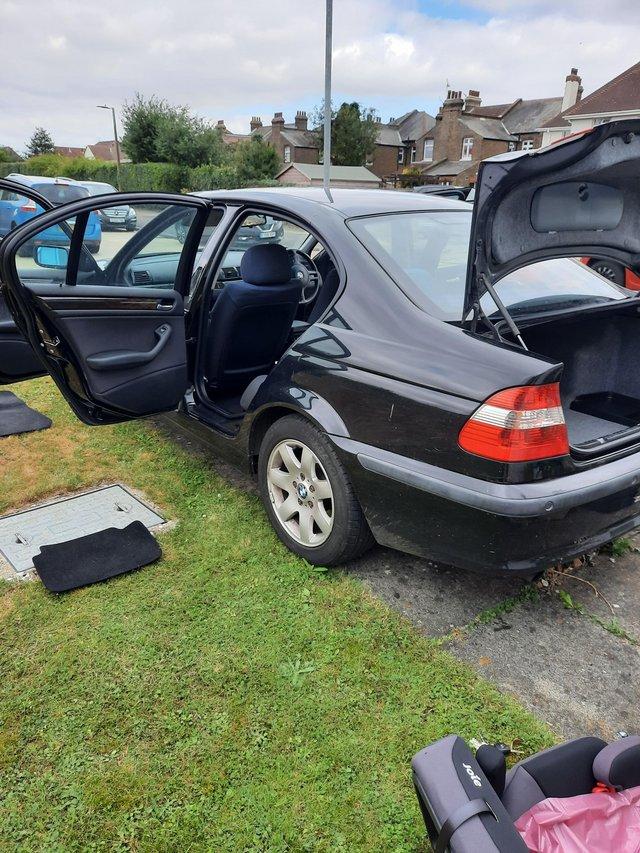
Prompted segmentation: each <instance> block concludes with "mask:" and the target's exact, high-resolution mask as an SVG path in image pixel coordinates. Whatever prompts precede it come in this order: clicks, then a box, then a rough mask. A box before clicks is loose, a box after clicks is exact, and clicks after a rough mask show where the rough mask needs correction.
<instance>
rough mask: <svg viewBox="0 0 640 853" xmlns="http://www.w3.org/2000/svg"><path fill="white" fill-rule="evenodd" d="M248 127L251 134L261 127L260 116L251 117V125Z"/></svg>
mask: <svg viewBox="0 0 640 853" xmlns="http://www.w3.org/2000/svg"><path fill="white" fill-rule="evenodd" d="M249 127H250V128H251V132H252V133H253V131H254V130H257V129H258V128H259V127H262V119H261V118H260V116H252V117H251V124H250V125H249Z"/></svg>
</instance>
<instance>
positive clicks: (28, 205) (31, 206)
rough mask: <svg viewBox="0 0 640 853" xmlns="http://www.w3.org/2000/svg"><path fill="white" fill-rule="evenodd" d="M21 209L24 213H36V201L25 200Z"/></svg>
mask: <svg viewBox="0 0 640 853" xmlns="http://www.w3.org/2000/svg"><path fill="white" fill-rule="evenodd" d="M20 210H21V212H22V213H35V211H36V203H35V201H33V200H32V199H29V201H25V203H24V204H21V205H20Z"/></svg>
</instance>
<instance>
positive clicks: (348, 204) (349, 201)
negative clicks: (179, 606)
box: [195, 187, 470, 217]
mask: <svg viewBox="0 0 640 853" xmlns="http://www.w3.org/2000/svg"><path fill="white" fill-rule="evenodd" d="M195 195H199V196H203V197H205V198H211V199H219V200H221V201H222V200H228V201H230V202H234V201H235V202H238V203H249V204H266V205H269V204H273V205H277V206H279V207H286V206H287V200H291V201H292V202H293V201H294V200H295V201H296V202H298V204H296V207H298V206H299V203H300V202H303V203H306V204H308V205H309V207H310V208H313V207H316V206H317V205H322V206H323V207H324V208H331V209H333V210H336V211H338V212H339V213H341V214H342V215H343V216H345V217H351V216H366V215H371V214H376V213H399V212H403V211H420V210H466V211H467V212H468V211H469V209H470V208H469V205H468V204H467V203H466V202H464V201H459V200H458V199H452V198H445V197H443V196H438V195H437V194H436V195H430V194H429V193H426V194H425V193H413V192H401V191H397V190H380V189H376V190H364V189H363V190H361V189H343V188H342V189H334V188H333V187H332V188H331V197H332V199H333V201H329V199H328V198H327V195H326V193H325V191H324V189H323V188H322V187H266V188H256V189H251V188H249V189H243V190H212V191H206V192H198V193H195Z"/></svg>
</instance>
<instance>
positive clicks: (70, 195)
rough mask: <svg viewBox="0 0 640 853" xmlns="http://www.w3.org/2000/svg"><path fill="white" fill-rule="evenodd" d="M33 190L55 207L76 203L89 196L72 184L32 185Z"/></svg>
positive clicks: (81, 188)
mask: <svg viewBox="0 0 640 853" xmlns="http://www.w3.org/2000/svg"><path fill="white" fill-rule="evenodd" d="M33 189H34V190H36V192H39V193H40V195H43V196H44V197H45V198H46V199H47V201H50V202H51V203H52V204H55V205H58V204H66V203H67V202H68V201H77V200H78V199H79V198H87V197H88V195H89V193H88V191H87V190H86V189H85V188H84V187H81V186H78V185H72V184H34V186H33Z"/></svg>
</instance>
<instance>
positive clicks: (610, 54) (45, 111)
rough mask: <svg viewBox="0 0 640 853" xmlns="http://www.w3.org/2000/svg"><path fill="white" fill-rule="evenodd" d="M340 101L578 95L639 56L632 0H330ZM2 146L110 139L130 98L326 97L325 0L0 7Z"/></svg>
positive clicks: (387, 108) (199, 107) (382, 104)
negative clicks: (573, 82) (114, 116)
mask: <svg viewBox="0 0 640 853" xmlns="http://www.w3.org/2000/svg"><path fill="white" fill-rule="evenodd" d="M334 7H335V14H334V88H333V91H334V100H338V101H340V100H342V99H344V98H348V99H350V100H352V99H353V100H358V101H360V102H361V103H362V104H363V105H366V106H373V107H375V108H377V110H378V111H379V113H380V115H381V116H382V118H383V120H385V121H386V120H387V119H388V118H389V116H397V115H400V114H402V113H403V112H405V111H406V110H409V109H412V108H413V107H418V108H421V109H426V110H427V111H429V112H431V113H433V114H435V112H436V111H437V108H438V105H439V104H440V102H441V101H442V98H443V96H444V93H445V88H446V83H447V81H448V82H449V84H450V85H451V87H452V88H455V89H462V90H464V91H466V90H467V89H469V88H472V89H473V88H478V89H480V94H481V96H482V98H483V101H484V102H485V103H499V102H505V101H509V100H512V99H515V98H517V97H524V98H531V97H550V96H553V95H561V94H562V90H563V87H564V79H565V76H566V75H567V73H568V72H569V69H570V68H571V66H577V67H578V68H579V71H580V73H581V75H582V78H583V85H584V87H585V92H586V93H589V92H590V91H593V89H595V88H597V87H598V86H600V85H601V84H602V83H604V82H606V81H607V80H608V79H610V78H611V77H613V76H615V75H616V74H618V73H620V72H621V71H623V70H624V69H625V68H627V67H628V66H630V65H632V64H634V63H635V62H637V61H638V60H640V1H639V0H562V2H558V0H435V1H434V2H427V0H334ZM0 32H2V67H3V74H2V77H3V79H2V84H1V85H0V145H12V146H13V147H14V148H17V150H18V151H22V150H23V149H24V145H25V143H26V141H27V140H28V138H29V137H30V136H31V133H32V132H33V129H34V127H35V126H36V125H41V126H43V127H45V128H47V130H49V132H50V133H51V135H52V136H53V139H54V142H55V143H56V144H59V145H86V144H88V143H92V142H95V141H97V140H99V139H107V138H110V137H111V124H110V116H109V114H108V113H107V112H106V111H104V110H98V109H96V104H101V103H105V102H106V103H108V104H112V105H114V106H116V107H117V108H118V109H119V108H120V106H121V104H122V103H123V102H124V101H126V100H127V99H129V98H131V97H132V95H133V93H134V92H136V91H139V92H141V93H143V94H144V95H151V94H157V95H160V96H161V97H163V98H166V99H167V100H168V101H171V102H173V103H177V104H189V105H190V106H191V107H192V109H193V110H194V111H195V112H197V113H199V114H200V115H202V116H204V117H206V118H208V119H211V120H213V121H216V120H217V119H219V118H223V119H225V121H226V124H227V126H228V127H229V128H230V129H232V130H236V131H246V130H247V129H248V122H249V119H250V117H251V116H252V115H260V116H261V117H262V120H263V122H265V123H266V122H267V121H270V119H271V117H272V115H273V112H274V110H282V111H283V112H284V114H285V118H286V119H287V120H291V119H292V118H293V115H294V114H295V111H296V109H301V108H303V109H307V110H311V109H312V108H313V107H314V106H315V105H317V104H318V103H319V102H320V100H321V98H322V91H323V58H324V2H322V0H266V2H265V0H260V2H253V0H251V2H250V0H180V2H171V3H169V2H166V0H109V2H106V3H92V4H86V3H81V2H79V0H0Z"/></svg>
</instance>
